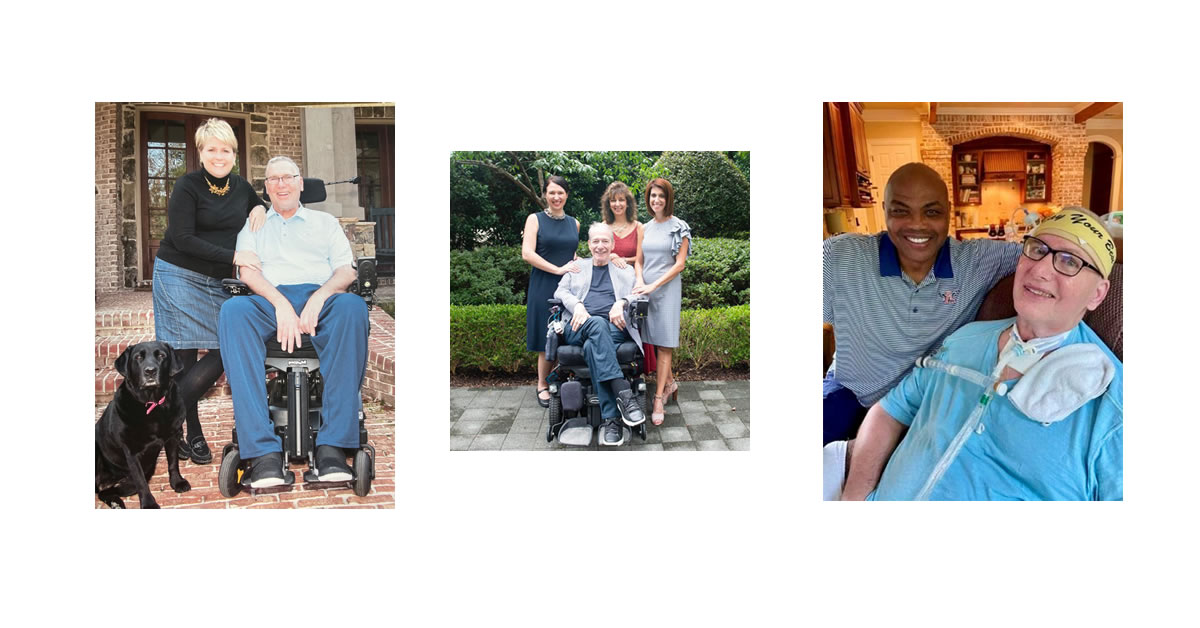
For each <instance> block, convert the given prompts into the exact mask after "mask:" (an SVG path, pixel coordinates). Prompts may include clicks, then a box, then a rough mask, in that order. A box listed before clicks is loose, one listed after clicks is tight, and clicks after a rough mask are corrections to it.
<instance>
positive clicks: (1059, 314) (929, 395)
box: [824, 208, 1124, 500]
mask: <svg viewBox="0 0 1200 628" xmlns="http://www.w3.org/2000/svg"><path fill="white" fill-rule="evenodd" d="M1021 252H1022V255H1021V257H1020V260H1019V261H1018V263H1017V271H1016V275H1015V276H1014V279H1015V281H1014V284H1013V305H1014V306H1015V308H1016V311H1017V316H1016V318H1010V319H1004V320H998V321H984V322H976V323H971V324H969V325H966V326H964V327H962V328H961V329H959V330H958V331H956V332H954V333H953V334H951V335H950V336H949V337H948V338H946V340H945V342H944V343H943V344H942V347H941V349H940V350H938V351H937V352H935V353H934V354H933V355H931V356H928V357H924V358H921V359H919V360H917V368H915V369H913V371H912V372H911V373H910V374H909V375H907V376H906V377H905V378H904V379H903V380H901V382H900V384H899V385H898V386H897V387H896V388H894V389H893V390H892V391H891V392H889V393H888V394H887V395H886V396H885V397H884V398H883V399H882V400H880V401H879V402H877V403H876V404H875V405H874V406H873V407H872V408H871V409H870V411H869V412H868V413H867V418H866V419H865V420H864V422H863V425H862V427H861V428H860V429H859V432H858V438H857V439H856V440H855V441H853V447H852V449H850V450H849V452H848V451H847V443H846V441H836V442H832V443H829V444H828V445H826V446H825V490H824V492H825V498H826V499H838V498H839V497H840V499H843V500H855V499H872V500H885V499H888V500H890V499H944V500H953V499H958V500H1120V499H1122V497H1123V489H1122V486H1123V477H1124V472H1123V469H1124V464H1123V456H1122V450H1123V449H1122V433H1123V422H1122V413H1123V406H1122V393H1121V383H1122V365H1121V362H1120V360H1118V359H1117V357H1116V356H1115V355H1114V354H1113V353H1112V351H1110V350H1109V349H1108V347H1107V346H1105V344H1104V342H1103V341H1102V340H1101V339H1100V338H1099V337H1098V336H1097V335H1096V333H1095V332H1093V331H1092V329H1091V328H1090V327H1088V326H1087V324H1086V323H1084V322H1083V316H1084V314H1086V313H1087V312H1088V311H1089V310H1093V309H1095V308H1096V307H1097V306H1098V305H1100V303H1101V302H1102V301H1103V300H1104V297H1105V296H1106V295H1107V294H1108V289H1109V281H1108V276H1109V273H1110V272H1111V271H1112V268H1113V264H1114V262H1115V261H1116V249H1115V246H1114V242H1113V239H1112V237H1111V236H1110V235H1109V233H1108V231H1107V230H1106V229H1105V228H1104V226H1103V225H1102V224H1101V221H1100V220H1099V219H1097V218H1096V216H1095V215H1094V214H1092V213H1091V212H1088V211H1087V210H1085V209H1082V208H1067V209H1064V210H1063V211H1062V212H1060V213H1058V214H1055V215H1054V216H1052V217H1050V218H1047V219H1046V220H1045V221H1043V222H1042V224H1041V225H1039V226H1038V227H1037V228H1036V229H1034V231H1033V232H1031V234H1030V235H1029V236H1027V237H1026V238H1025V241H1024V245H1023V248H1022V251H1021ZM897 445H898V446H897ZM847 453H848V454H849V455H848V457H849V461H848V462H849V464H848V465H847V464H846V463H847ZM847 466H848V468H849V472H848V474H847V472H846V469H847ZM842 478H845V484H844V486H843V485H842V481H841V480H842ZM839 489H840V496H839V494H838V493H839Z"/></svg>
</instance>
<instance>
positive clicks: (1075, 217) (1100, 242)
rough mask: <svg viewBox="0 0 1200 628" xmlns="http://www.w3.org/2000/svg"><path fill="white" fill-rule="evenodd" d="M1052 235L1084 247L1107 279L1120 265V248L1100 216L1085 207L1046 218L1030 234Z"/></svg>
mask: <svg viewBox="0 0 1200 628" xmlns="http://www.w3.org/2000/svg"><path fill="white" fill-rule="evenodd" d="M1045 234H1051V235H1056V236H1058V237H1060V238H1064V239H1067V240H1070V241H1071V242H1074V243H1076V244H1078V245H1079V246H1080V247H1082V248H1083V250H1084V251H1085V252H1087V254H1088V255H1089V256H1090V257H1091V258H1092V259H1091V262H1092V263H1093V264H1095V265H1096V267H1097V268H1099V269H1100V272H1102V273H1103V274H1104V278H1105V279H1108V275H1109V273H1111V272H1112V267H1113V264H1115V263H1116V262H1117V245H1116V243H1115V242H1113V238H1112V235H1110V234H1109V233H1108V229H1106V228H1105V227H1104V222H1103V221H1102V220H1100V217H1099V216H1097V215H1096V214H1093V213H1092V212H1090V211H1088V210H1087V209H1085V208H1083V207H1064V208H1063V210H1062V211H1060V212H1058V213H1057V214H1053V215H1051V216H1049V217H1048V218H1043V219H1042V222H1041V223H1039V224H1038V226H1037V227H1036V228H1034V230H1033V232H1032V233H1030V234H1029V235H1031V236H1034V237H1037V236H1040V235H1045Z"/></svg>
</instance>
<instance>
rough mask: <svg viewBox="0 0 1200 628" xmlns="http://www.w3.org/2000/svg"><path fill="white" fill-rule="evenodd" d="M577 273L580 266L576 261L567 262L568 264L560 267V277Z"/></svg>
mask: <svg viewBox="0 0 1200 628" xmlns="http://www.w3.org/2000/svg"><path fill="white" fill-rule="evenodd" d="M577 272H579V264H577V263H576V262H575V260H571V261H569V262H567V263H566V264H563V265H562V266H559V267H558V274H560V275H565V274H567V273H577Z"/></svg>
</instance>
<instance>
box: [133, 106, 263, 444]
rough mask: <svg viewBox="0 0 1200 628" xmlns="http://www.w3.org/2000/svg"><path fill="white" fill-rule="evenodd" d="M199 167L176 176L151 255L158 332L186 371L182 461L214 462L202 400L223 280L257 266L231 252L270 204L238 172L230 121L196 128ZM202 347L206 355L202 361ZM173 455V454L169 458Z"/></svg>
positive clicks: (210, 373) (216, 373)
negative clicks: (200, 407)
mask: <svg viewBox="0 0 1200 628" xmlns="http://www.w3.org/2000/svg"><path fill="white" fill-rule="evenodd" d="M196 148H197V150H198V151H199V152H200V164H201V168H200V169H199V170H196V171H195V172H189V173H187V174H185V175H183V176H182V177H180V178H179V179H178V180H176V181H175V187H174V190H172V192H171V200H170V201H169V203H168V204H167V231H166V234H165V235H164V236H163V239H162V242H161V243H160V245H159V249H158V255H157V257H156V258H155V260H154V286H153V291H154V335H155V337H156V339H157V340H159V341H162V342H166V343H168V344H170V345H171V347H172V348H173V349H175V355H176V357H177V358H178V359H179V360H180V363H181V364H182V365H183V367H184V371H183V372H182V373H180V374H179V376H178V377H177V378H176V379H175V381H176V382H178V383H179V388H180V392H181V393H182V394H183V397H184V402H185V406H186V407H187V437H186V438H185V439H184V440H183V441H182V442H181V443H180V445H179V452H178V455H179V458H180V460H185V459H187V458H191V460H192V462H194V463H196V464H207V463H209V462H212V451H211V450H209V448H208V443H207V442H205V440H204V433H203V432H202V431H201V429H200V417H199V414H198V412H197V403H196V402H197V401H198V400H199V399H200V397H202V396H204V392H205V391H207V390H208V389H209V387H211V386H212V385H213V383H214V382H216V381H217V378H218V377H220V376H221V372H222V371H223V370H224V368H223V367H222V365H221V352H220V343H219V342H218V341H217V316H218V314H220V312H221V304H222V303H224V302H225V300H226V299H228V298H229V295H228V294H226V293H225V291H224V290H222V289H221V280H222V279H224V278H226V277H232V276H233V267H234V266H250V267H252V268H259V261H258V257H257V256H255V255H254V253H250V252H246V251H239V252H234V247H235V245H236V244H237V234H238V232H239V231H241V230H242V227H243V226H245V224H246V221H247V220H249V221H250V228H251V229H252V230H254V231H257V230H258V228H259V227H261V226H262V223H263V221H264V220H265V219H266V209H265V208H264V207H263V206H262V201H261V200H260V199H259V198H258V195H257V194H256V193H255V192H254V188H253V187H251V185H250V183H249V182H248V181H246V180H245V179H243V178H241V177H239V176H238V175H236V174H233V167H234V165H235V164H236V162H237V137H236V136H235V135H234V134H233V128H231V127H230V126H229V123H228V122H225V121H224V120H220V119H218V118H210V119H209V120H208V121H206V122H205V123H204V124H201V125H200V128H198V129H196ZM200 349H207V350H208V353H207V354H206V355H205V356H204V358H203V359H201V360H200V361H199V362H197V361H196V355H197V353H198V351H199V350H200ZM171 453H172V452H168V455H170V454H171Z"/></svg>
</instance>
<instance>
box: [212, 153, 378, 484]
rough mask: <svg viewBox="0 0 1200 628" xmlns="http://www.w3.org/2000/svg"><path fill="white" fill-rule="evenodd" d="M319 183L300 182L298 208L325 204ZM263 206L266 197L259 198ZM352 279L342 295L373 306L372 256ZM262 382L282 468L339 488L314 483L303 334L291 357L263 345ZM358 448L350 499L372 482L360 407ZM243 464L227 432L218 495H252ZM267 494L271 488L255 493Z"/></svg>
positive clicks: (316, 365)
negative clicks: (299, 467)
mask: <svg viewBox="0 0 1200 628" xmlns="http://www.w3.org/2000/svg"><path fill="white" fill-rule="evenodd" d="M325 198H326V194H325V182H324V181H322V180H321V179H313V178H307V177H306V178H305V179H304V190H303V191H302V192H301V193H300V202H301V203H304V204H311V203H319V202H321V201H323V200H325ZM264 199H266V200H267V201H268V202H269V200H270V199H269V198H268V197H266V196H265V194H264ZM355 270H356V273H357V278H356V279H355V281H354V283H353V284H351V285H350V287H349V288H348V289H347V292H351V293H354V294H357V295H359V296H361V297H362V298H363V300H364V301H366V303H367V309H368V310H369V309H371V307H372V306H373V305H374V304H375V287H376V284H377V281H376V279H377V274H376V262H375V258H373V257H360V258H358V260H357V261H356V262H355ZM222 283H223V285H224V288H225V290H226V292H229V293H230V294H232V295H233V296H235V297H237V296H243V295H251V294H253V292H252V291H251V290H250V288H249V287H247V286H246V284H245V283H243V282H242V281H241V280H239V279H225V280H223V281H222ZM266 345H267V357H266V364H265V366H266V380H267V382H266V383H267V399H266V402H267V408H268V414H269V415H270V417H271V422H272V423H273V424H274V428H275V434H276V435H278V436H279V437H280V439H281V440H282V441H283V452H284V459H285V462H286V464H289V465H290V464H298V463H302V462H307V463H308V469H307V470H306V471H305V473H304V483H305V484H306V485H308V484H326V485H332V486H336V485H341V484H344V483H342V482H326V483H322V482H320V480H319V479H318V478H317V473H316V468H315V462H316V461H315V459H314V457H315V452H316V438H317V432H318V431H320V429H321V425H322V418H321V402H322V397H323V395H322V393H323V387H324V386H323V382H322V380H321V372H320V367H321V363H320V359H319V358H318V357H317V351H316V349H315V348H314V347H313V344H312V338H311V337H310V336H309V335H308V334H303V335H302V336H301V344H300V346H299V347H297V348H296V349H295V350H294V351H293V352H292V353H288V352H287V351H284V349H283V347H282V346H280V344H279V341H278V340H276V339H275V338H270V339H269V340H267V343H266ZM358 439H359V449H358V451H356V452H355V454H354V464H353V467H352V470H353V475H354V477H353V479H352V480H350V482H349V483H350V485H351V486H352V488H353V489H354V494H355V495H358V496H359V497H363V496H365V495H366V494H367V493H369V492H370V491H371V480H373V479H374V478H375V448H374V447H373V446H372V445H371V444H370V443H369V442H368V435H367V428H366V422H365V417H364V415H363V411H362V408H361V406H360V407H359V411H358ZM249 466H250V463H249V461H244V460H242V459H241V455H240V454H239V452H238V436H237V428H234V430H233V439H232V442H230V443H229V444H228V445H226V446H225V447H224V449H223V450H222V453H221V469H220V472H219V474H218V484H219V486H220V490H221V495H223V496H225V497H232V496H234V495H236V494H238V492H240V491H241V490H242V489H247V490H251V491H252V492H254V491H256V490H259V489H251V488H250V473H249ZM295 481H296V478H295V474H294V473H293V472H285V473H284V485H283V486H284V487H285V489H284V490H287V489H288V488H290V487H291V486H292V485H293V484H295ZM261 490H265V491H273V490H275V489H261Z"/></svg>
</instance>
